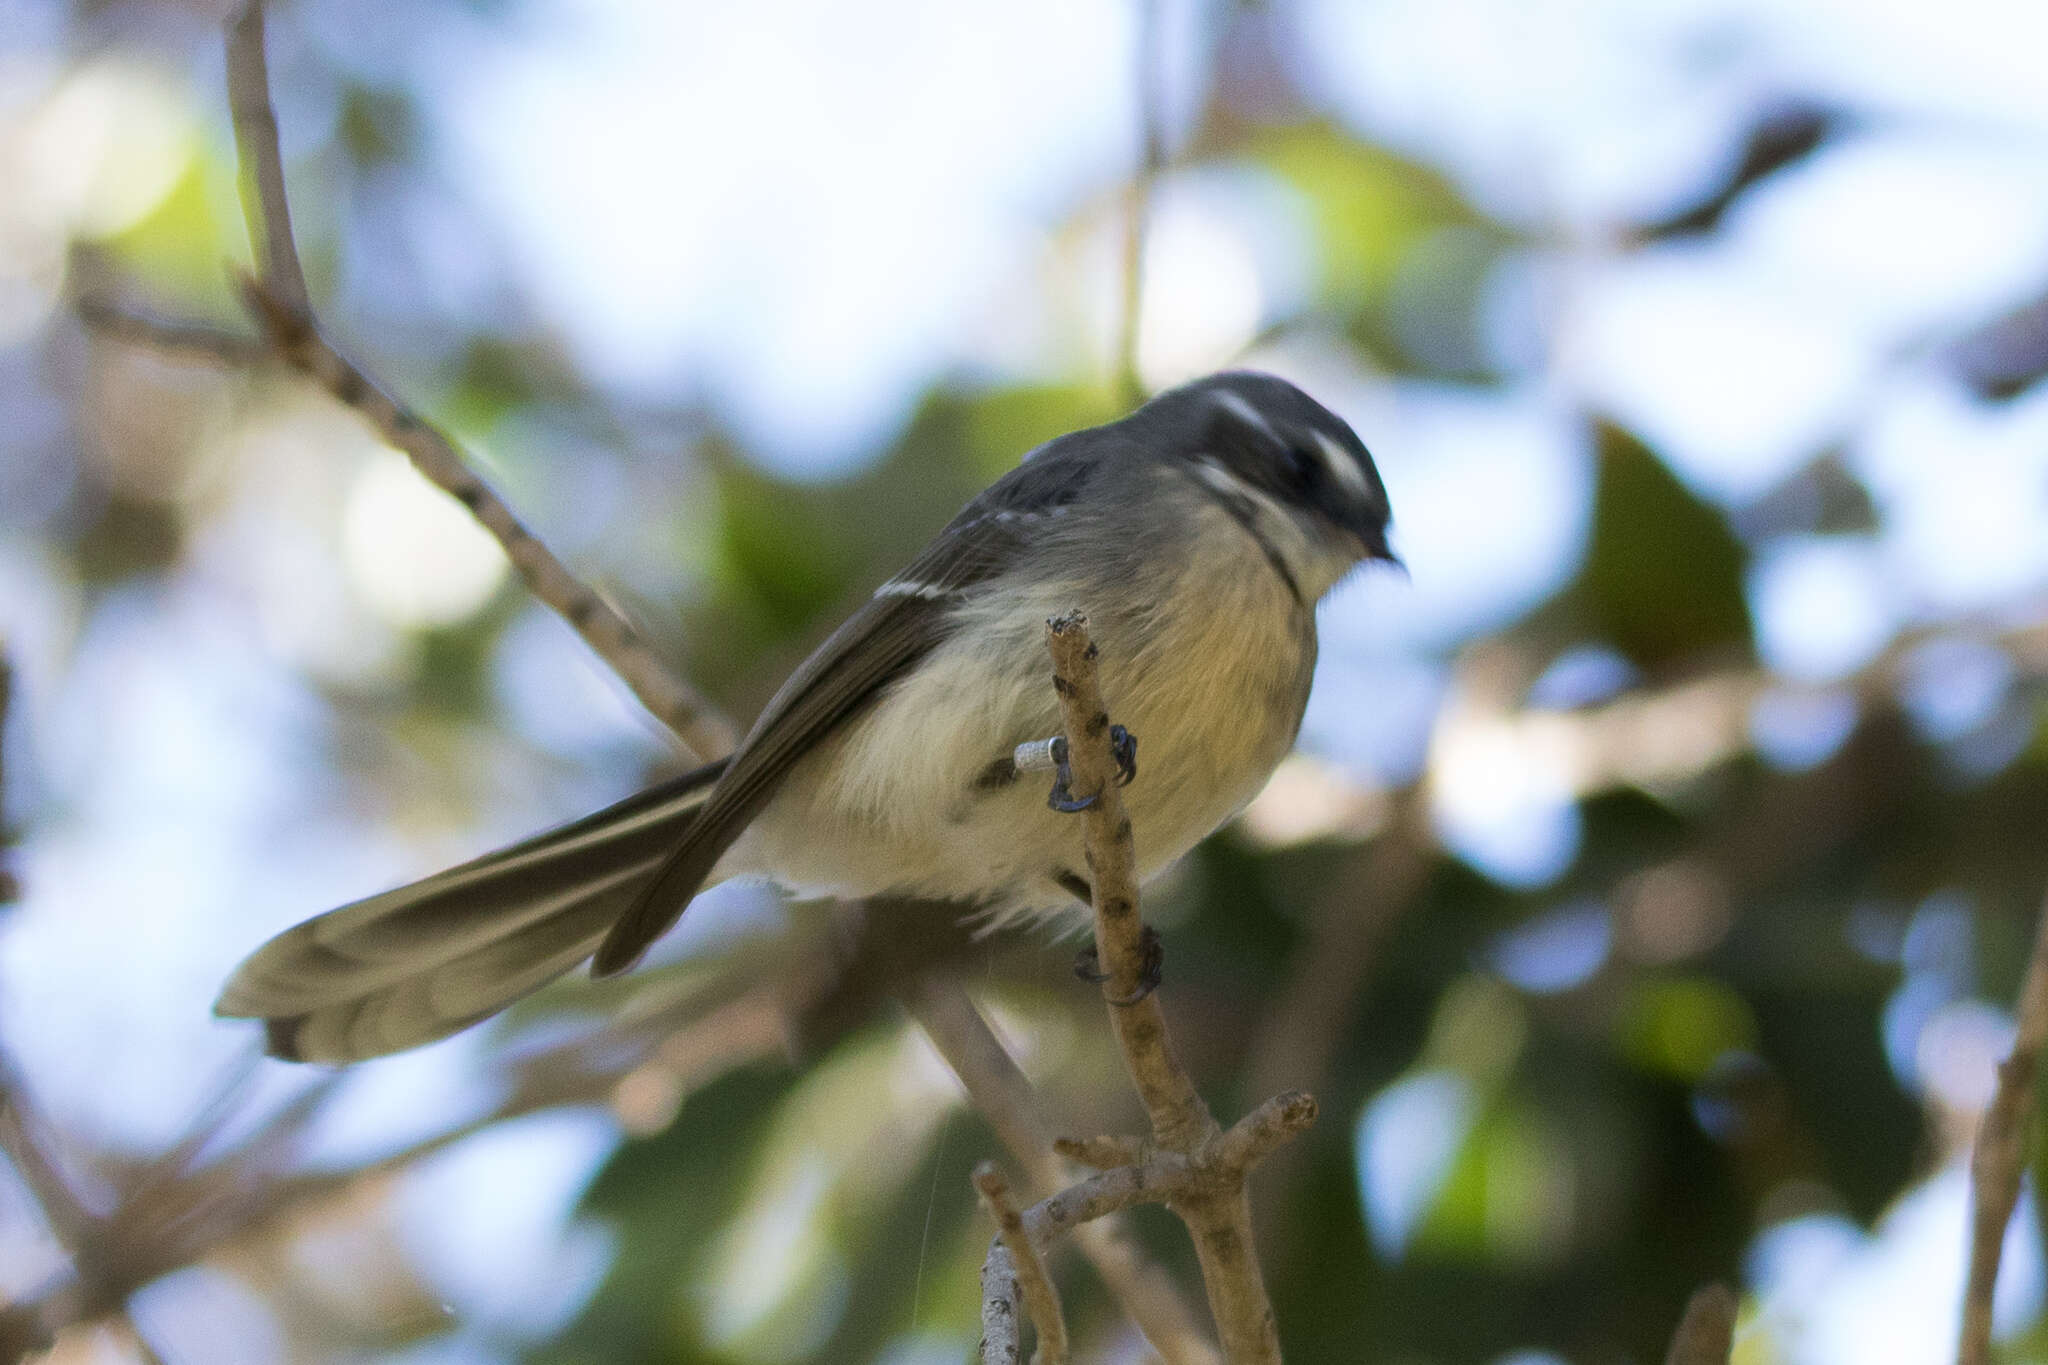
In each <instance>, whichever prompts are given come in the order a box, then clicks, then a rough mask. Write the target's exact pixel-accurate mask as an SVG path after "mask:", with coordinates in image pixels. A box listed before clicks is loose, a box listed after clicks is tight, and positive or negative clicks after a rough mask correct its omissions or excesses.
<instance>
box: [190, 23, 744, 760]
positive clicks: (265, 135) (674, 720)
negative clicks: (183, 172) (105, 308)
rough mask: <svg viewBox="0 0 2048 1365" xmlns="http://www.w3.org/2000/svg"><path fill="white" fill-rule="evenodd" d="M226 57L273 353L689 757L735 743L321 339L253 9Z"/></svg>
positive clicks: (258, 309)
mask: <svg viewBox="0 0 2048 1365" xmlns="http://www.w3.org/2000/svg"><path fill="white" fill-rule="evenodd" d="M227 49H228V95H229V99H230V101H231V102H232V104H233V107H234V119H235V130H236V144H237V147H238V149H239V153H240V156H241V158H242V164H243V170H244V176H245V179H246V181H247V182H248V183H250V184H252V185H253V186H254V187H255V190H256V193H255V194H254V195H253V196H252V195H247V194H245V195H244V196H243V203H244V207H245V208H246V209H248V210H249V211H250V222H249V233H250V237H251V238H252V239H256V240H261V241H263V242H264V243H265V244H266V246H265V251H264V257H263V275H262V278H261V279H244V280H243V281H242V297H243V302H244V304H245V305H246V306H247V308H248V310H249V314H250V316H251V317H252V318H253V319H254V320H255V322H256V323H257V325H258V326H259V327H260V328H261V329H262V332H263V335H264V336H265V337H266V338H267V339H268V341H269V343H270V346H271V348H272V349H273V350H274V352H275V353H276V354H277V356H278V357H279V358H280V359H282V360H283V361H284V362H285V363H286V364H287V365H289V366H291V367H292V368H293V369H296V370H298V371H299V372H300V373H302V374H304V375H306V376H307V377H309V378H311V379H312V380H314V381H315V382H316V383H318V384H319V385H320V386H321V387H323V388H325V389H326V390H327V391H328V392H329V393H331V394H333V395H334V397H335V398H336V399H338V400H340V402H341V403H342V404H343V405H344V406H346V407H349V408H352V409H354V410H355V411H356V413H358V414H359V415H360V416H361V417H362V418H363V419H364V420H365V421H367V422H368V423H369V424H370V425H371V426H373V427H375V428H376V429H377V432H378V434H379V435H381V436H382V437H383V438H384V439H385V440H386V441H388V442H389V443H390V444H391V445H393V446H395V447H396V448H398V449H399V450H402V451H404V452H405V453H406V455H408V456H409V457H411V459H412V462H413V466H414V467H415V468H417V469H418V470H419V471H420V473H421V474H423V475H425V476H426V478H427V480H428V481H429V482H431V483H433V484H435V485H436V486H437V487H439V488H441V489H442V490H443V491H445V492H447V493H448V494H449V495H450V496H451V497H453V498H454V499H455V500H456V501H457V502H460V503H461V504H462V505H463V506H464V507H467V508H468V509H469V510H470V512H471V514H473V515H474V516H475V517H476V519H477V520H478V521H479V522H481V523H482V524H483V526H484V529H486V530H488V531H489V532H490V533H491V534H492V535H494V536H496V537H497V539H498V543H499V544H500V545H502V546H504V549H505V554H506V556H507V557H508V558H509V559H510V560H511V561H512V565H513V567H514V568H515V569H517V570H518V572H519V576H520V577H521V578H522V579H523V580H524V581H525V583H526V586H527V588H528V590H529V591H531V592H532V593H533V595H534V596H535V597H537V598H539V599H540V600H541V601H542V602H544V603H546V604H547V605H548V606H549V607H552V608H553V609H554V610H555V612H556V613H557V614H559V615H560V616H561V617H562V618H563V619H564V620H566V621H567V622H568V623H569V625H570V626H571V627H572V628H573V629H574V630H575V631H576V632H577V634H579V635H581V636H582V637H583V640H584V642H585V643H586V644H588V645H589V646H590V648H591V649H592V650H594V651H595V652H596V653H597V655H598V657H599V658H601V659H603V660H604V661H605V662H606V663H607V664H609V665H610V666H611V668H612V671H613V672H615V673H617V674H618V675H619V677H620V678H621V679H622V680H623V681H624V682H625V684H626V686H627V687H629V688H631V689H632V691H633V695H634V696H636V697H638V698H639V699H640V702H641V704H642V705H643V706H645V707H646V708H647V709H648V710H649V711H650V712H652V713H653V715H654V717H655V718H656V719H657V720H659V721H661V722H662V723H663V724H664V725H666V726H668V728H669V729H670V730H672V731H674V732H675V734H676V735H677V736H678V737H679V738H680V739H681V741H682V742H683V743H684V744H685V745H686V746H687V747H688V748H689V749H690V750H691V751H692V752H693V753H694V755H695V756H697V757H699V758H709V757H712V756H714V755H717V754H723V753H726V752H728V751H729V750H730V749H731V748H732V746H733V743H734V740H735V737H736V732H735V731H734V729H733V727H732V724H731V723H730V722H729V721H727V720H726V719H725V718H724V717H723V716H721V715H720V714H719V713H718V712H717V710H716V709H715V708H713V707H712V706H711V704H710V703H709V702H707V701H706V700H705V699H704V698H703V697H701V696H699V695H698V694H697V693H696V692H695V690H693V689H692V688H690V687H689V686H688V685H686V684H685V683H683V682H682V681H681V680H680V679H679V678H677V677H676V676H675V675H674V674H673V673H672V672H670V671H669V670H668V668H666V667H665V666H664V665H663V664H662V662H661V660H660V659H659V658H658V657H657V656H656V655H655V653H654V652H653V650H651V649H650V648H649V647H648V646H647V643H646V642H645V641H644V640H642V639H641V638H640V635H639V632H637V631H635V630H634V629H633V627H632V626H631V625H629V624H628V623H627V621H626V619H625V618H624V617H623V616H621V615H620V614H619V613H618V612H617V611H616V610H614V609H613V608H612V606H611V605H610V604H609V603H607V602H606V601H605V600H604V599H603V598H602V597H600V596H598V595H597V594H596V593H595V592H593V591H592V590H591V589H590V588H589V587H588V586H586V585H585V584H584V583H583V582H581V581H580V580H579V579H578V578H577V577H576V576H575V575H574V574H572V573H570V572H569V570H568V568H567V566H565V565H564V564H563V563H562V561H561V560H559V559H557V558H556V557H555V555H554V552H553V551H552V550H550V549H548V547H547V546H546V545H544V544H543V543H541V541H540V540H539V539H538V538H536V537H535V536H534V534H533V533H532V532H531V531H529V530H528V529H527V528H526V526H525V524H524V523H522V522H521V521H520V520H519V518H518V517H517V516H515V515H513V513H512V510H511V508H510V507H509V506H507V505H506V503H505V500H504V499H503V498H502V497H500V496H499V495H498V493H497V492H496V491H495V490H494V489H492V488H491V487H490V485H489V484H487V483H485V482H484V480H483V479H482V478H481V477H480V476H479V475H478V474H477V473H476V472H475V470H474V469H472V468H471V467H470V464H469V462H468V460H467V459H465V458H464V456H463V454H462V452H461V451H460V450H459V449H458V448H457V447H456V445H455V443H454V442H453V441H451V440H450V439H449V438H448V437H447V436H446V435H444V434H443V433H442V432H440V431H439V430H437V429H436V428H435V427H433V426H432V425H431V424H429V423H428V422H426V421H425V420H424V419H423V418H421V417H420V416H419V415H418V414H417V413H414V412H412V411H410V410H409V409H407V408H406V407H404V406H403V405H402V404H400V403H398V402H397V401H396V400H394V399H393V398H392V397H391V396H390V395H389V394H388V393H387V392H386V391H385V389H384V388H383V386H381V385H380V384H378V383H377V382H376V381H375V380H374V379H372V378H371V377H370V376H369V375H368V374H367V373H365V372H364V371H363V370H362V369H361V368H359V367H358V366H356V365H355V364H353V363H352V362H350V361H349V360H348V359H346V358H345V357H344V356H342V354H341V353H340V352H339V351H337V350H336V349H335V348H334V347H333V346H332V345H331V344H329V342H328V341H327V338H326V337H324V336H323V335H321V332H320V327H319V324H318V322H317V320H316V319H315V318H314V315H313V311H312V306H311V304H310V302H309V301H308V299H307V295H306V281H305V276H304V273H303V272H302V271H301V269H300V267H299V259H298V252H297V250H296V248H295V247H294V246H293V244H292V236H291V211H290V207H289V205H288V203H287V200H286V195H285V184H284V165H283V162H282V160H281V159H280V157H279V154H278V146H277V114H276V111H275V109H274V108H273V106H272V104H271V100H270V86H269V82H268V79H267V76H266V73H265V70H264V58H263V6H262V4H261V3H260V0H258V2H257V3H253V4H251V5H250V6H249V7H248V8H247V9H246V10H244V11H243V12H242V13H241V15H240V16H239V17H237V18H236V19H234V20H233V21H231V22H230V24H229V25H228V37H227Z"/></svg>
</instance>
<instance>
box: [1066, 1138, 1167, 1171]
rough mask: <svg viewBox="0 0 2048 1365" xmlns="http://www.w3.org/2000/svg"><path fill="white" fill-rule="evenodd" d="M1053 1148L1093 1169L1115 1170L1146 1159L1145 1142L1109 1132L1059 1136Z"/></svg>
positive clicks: (1067, 1157) (1070, 1159)
mask: <svg viewBox="0 0 2048 1365" xmlns="http://www.w3.org/2000/svg"><path fill="white" fill-rule="evenodd" d="M1052 1149H1053V1150H1054V1151H1055V1152H1058V1153H1059V1154H1060V1155H1061V1156H1063V1157H1065V1158H1066V1159H1067V1160H1069V1161H1075V1162H1079V1163H1080V1164H1081V1165H1083V1166H1086V1167H1087V1168H1088V1169H1090V1170H1092V1171H1113V1170H1115V1169H1116V1168H1117V1167H1119V1166H1135V1165H1137V1164H1138V1163H1139V1162H1141V1161H1143V1160H1144V1159H1145V1144H1144V1143H1142V1142H1140V1141H1139V1140H1138V1139H1137V1138H1133V1137H1119V1136H1116V1135H1115V1134H1108V1135H1105V1136H1102V1137H1088V1138H1057V1139H1055V1140H1054V1142H1053V1144H1052Z"/></svg>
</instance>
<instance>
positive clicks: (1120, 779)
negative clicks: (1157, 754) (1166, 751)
mask: <svg viewBox="0 0 2048 1365" xmlns="http://www.w3.org/2000/svg"><path fill="white" fill-rule="evenodd" d="M1048 748H1049V752H1050V753H1051V755H1052V762H1053V784H1052V791H1051V792H1049V793H1047V795H1046V798H1045V804H1046V805H1047V806H1049V807H1051V808H1052V809H1053V810H1056V811H1058V812H1059V813H1060V814H1062V815H1073V814H1074V813H1076V812H1077V811H1084V810H1087V809H1088V808H1089V807H1090V806H1092V805H1094V804H1095V802H1096V801H1097V799H1099V798H1100V796H1101V793H1100V792H1097V793H1096V794H1095V795H1093V796H1076V795H1074V769H1073V766H1072V765H1071V764H1070V763H1069V762H1068V761H1067V759H1068V752H1067V741H1066V738H1065V737H1064V736H1060V737H1057V738H1055V739H1053V740H1052V741H1051V743H1050V745H1049V746H1048ZM1109 752H1110V756H1111V757H1112V758H1114V759H1115V760H1116V784H1117V785H1118V786H1119V787H1128V786H1130V785H1131V783H1132V781H1133V780H1134V779H1136V777H1137V776H1138V737H1137V736H1136V735H1134V734H1132V733H1131V732H1130V731H1129V730H1126V729H1124V727H1123V726H1121V725H1112V726H1110V727H1109Z"/></svg>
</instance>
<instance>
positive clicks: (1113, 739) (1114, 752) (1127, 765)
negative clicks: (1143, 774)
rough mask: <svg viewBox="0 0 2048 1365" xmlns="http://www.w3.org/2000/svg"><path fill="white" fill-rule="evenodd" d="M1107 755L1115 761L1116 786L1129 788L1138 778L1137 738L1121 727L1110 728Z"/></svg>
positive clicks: (1113, 726)
mask: <svg viewBox="0 0 2048 1365" xmlns="http://www.w3.org/2000/svg"><path fill="white" fill-rule="evenodd" d="M1109 753H1110V757H1112V758H1114V759H1115V760H1116V784H1117V785H1118V786H1119V787H1128V786H1130V785H1131V783H1133V782H1135V781H1136V780H1137V778H1138V737H1137V736H1136V735H1134V734H1132V733H1131V732H1130V731H1129V730H1126V729H1124V727H1123V726H1121V725H1112V726H1110V727H1109Z"/></svg>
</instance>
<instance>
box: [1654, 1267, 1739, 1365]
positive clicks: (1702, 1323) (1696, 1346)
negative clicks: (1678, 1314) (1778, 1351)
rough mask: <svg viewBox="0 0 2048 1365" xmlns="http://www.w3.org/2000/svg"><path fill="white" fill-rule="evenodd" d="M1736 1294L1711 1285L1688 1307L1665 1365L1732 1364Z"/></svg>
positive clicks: (1697, 1292) (1666, 1356)
mask: <svg viewBox="0 0 2048 1365" xmlns="http://www.w3.org/2000/svg"><path fill="white" fill-rule="evenodd" d="M1736 1307H1737V1304H1736V1301H1735V1295H1734V1294H1733V1293H1732V1292H1731V1291H1730V1290H1729V1288H1728V1286H1726V1285H1721V1284H1710V1285H1707V1286H1705V1287H1704V1288H1702V1289H1700V1290H1698V1291H1696V1292H1695V1293H1694V1294H1693V1296H1692V1298H1691V1300H1689V1301H1688V1302H1687V1303H1686V1305H1685V1316H1684V1317H1682V1318H1680V1319H1679V1320H1678V1330H1677V1331H1676V1332H1674V1333H1672V1336H1671V1350H1670V1351H1669V1352H1668V1353H1666V1355H1665V1357H1664V1365H1728V1353H1729V1352H1730V1351H1731V1350H1733V1349H1734V1346H1735V1310H1736Z"/></svg>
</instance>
